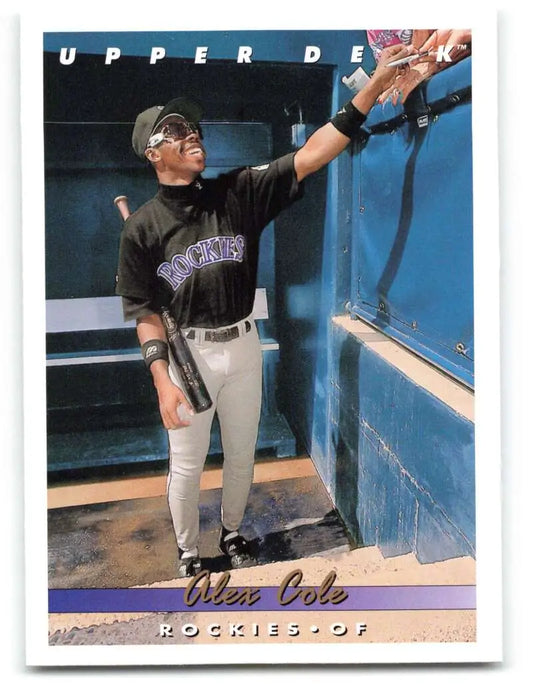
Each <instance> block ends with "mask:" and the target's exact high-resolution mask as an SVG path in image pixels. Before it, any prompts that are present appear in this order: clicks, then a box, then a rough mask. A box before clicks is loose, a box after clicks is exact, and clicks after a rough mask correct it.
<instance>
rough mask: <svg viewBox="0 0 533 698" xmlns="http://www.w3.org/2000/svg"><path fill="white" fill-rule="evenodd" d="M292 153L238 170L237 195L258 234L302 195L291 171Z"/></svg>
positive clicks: (300, 186)
mask: <svg viewBox="0 0 533 698" xmlns="http://www.w3.org/2000/svg"><path fill="white" fill-rule="evenodd" d="M294 155H295V153H288V154H287V155H284V156H283V157H281V158H278V159H277V160H273V161H272V162H270V163H267V164H264V165H257V166H255V167H247V168H245V169H243V170H241V171H240V172H239V174H238V177H237V180H236V193H237V196H238V197H239V199H240V201H241V205H242V206H243V207H244V209H245V210H246V213H247V215H248V217H249V218H250V219H252V220H253V221H254V223H255V226H256V228H257V230H258V231H259V232H260V231H261V230H262V229H263V228H264V227H265V226H266V225H267V224H268V223H269V222H270V221H271V220H272V219H273V218H275V217H276V216H277V215H278V213H280V212H281V211H283V210H284V209H285V208H287V207H288V206H290V205H291V204H292V203H293V202H294V201H296V200H298V199H300V198H301V197H302V196H303V193H304V187H303V183H302V182H298V179H297V176H296V171H295V169H294Z"/></svg>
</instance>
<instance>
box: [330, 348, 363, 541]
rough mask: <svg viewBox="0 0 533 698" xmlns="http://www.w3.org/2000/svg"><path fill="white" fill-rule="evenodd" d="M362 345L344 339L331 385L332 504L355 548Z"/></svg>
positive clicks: (357, 538) (358, 536) (359, 538)
mask: <svg viewBox="0 0 533 698" xmlns="http://www.w3.org/2000/svg"><path fill="white" fill-rule="evenodd" d="M361 347H362V345H361V344H360V343H359V342H354V341H350V339H349V337H347V338H345V339H344V341H343V343H342V348H341V352H340V357H339V371H338V385H337V386H334V387H335V388H336V391H335V399H336V400H337V401H338V404H337V414H338V419H337V421H335V420H334V419H332V420H331V426H332V427H336V430H335V431H332V432H331V445H332V449H333V453H332V456H333V463H334V482H335V505H336V507H337V509H338V511H339V513H340V515H341V516H342V519H343V521H344V523H345V525H346V527H347V528H348V530H349V532H350V535H351V536H352V538H353V540H354V543H355V545H356V546H358V547H360V546H363V545H365V541H364V540H363V536H362V533H361V527H360V525H359V521H358V518H357V517H358V509H359V507H358V504H359V464H360V454H359V451H360V444H359V439H360V433H361V432H360V428H359V414H360V396H359V388H360V386H359V361H360V354H361Z"/></svg>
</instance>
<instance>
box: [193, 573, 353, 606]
mask: <svg viewBox="0 0 533 698" xmlns="http://www.w3.org/2000/svg"><path fill="white" fill-rule="evenodd" d="M336 579H337V574H336V573H335V572H334V571H333V570H332V571H331V572H329V573H328V574H327V575H326V577H325V578H324V579H323V580H322V583H321V584H320V586H318V587H309V586H308V587H305V586H300V584H301V582H302V580H303V573H302V571H301V570H299V569H297V570H293V571H292V572H289V573H288V574H287V575H286V576H285V578H284V579H283V581H282V582H281V584H280V585H279V587H278V590H277V601H278V603H279V605H280V606H289V605H290V604H291V603H293V602H294V601H296V600H299V601H301V602H302V603H303V604H304V605H305V606H309V605H311V604H314V603H315V602H316V603H319V604H321V605H324V604H327V603H331V604H334V605H336V604H340V603H342V602H343V601H345V600H346V599H347V598H348V593H347V592H346V591H345V590H344V589H343V588H342V587H337V588H334V586H333V585H334V583H335V580H336ZM230 581H231V574H230V573H229V572H224V573H223V574H222V575H221V577H220V579H218V581H217V582H216V583H215V585H214V586H211V581H210V579H209V572H207V571H203V572H200V573H199V574H197V575H196V576H195V577H193V578H192V579H191V581H190V582H189V584H188V585H187V588H186V589H185V593H184V597H183V598H184V603H185V604H186V605H187V606H191V607H192V606H195V605H196V604H198V603H212V604H215V605H221V604H226V605H228V606H232V605H237V604H238V605H241V606H253V605H254V604H255V603H257V601H259V600H260V598H261V589H258V588H255V587H244V588H228V585H229V583H230Z"/></svg>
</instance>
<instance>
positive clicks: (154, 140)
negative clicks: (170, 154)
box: [146, 121, 203, 148]
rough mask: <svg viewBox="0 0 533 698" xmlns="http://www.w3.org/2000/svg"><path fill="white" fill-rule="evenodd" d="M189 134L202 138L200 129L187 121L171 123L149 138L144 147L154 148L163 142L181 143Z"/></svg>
mask: <svg viewBox="0 0 533 698" xmlns="http://www.w3.org/2000/svg"><path fill="white" fill-rule="evenodd" d="M191 133H197V134H198V136H199V137H200V138H203V134H202V129H201V128H200V126H199V125H198V124H193V123H191V122H189V121H171V122H170V123H168V124H165V125H164V126H163V127H162V128H161V130H160V131H158V132H157V133H154V134H153V135H152V136H150V138H149V139H148V144H147V146H146V147H147V148H156V147H157V146H158V145H161V143H163V142H164V141H182V140H183V139H184V138H187V136H190V135H191Z"/></svg>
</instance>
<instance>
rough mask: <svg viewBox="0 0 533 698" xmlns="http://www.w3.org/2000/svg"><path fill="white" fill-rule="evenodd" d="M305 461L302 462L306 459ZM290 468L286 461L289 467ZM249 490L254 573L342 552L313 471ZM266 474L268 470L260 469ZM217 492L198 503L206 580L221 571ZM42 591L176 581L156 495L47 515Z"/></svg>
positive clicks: (166, 518)
mask: <svg viewBox="0 0 533 698" xmlns="http://www.w3.org/2000/svg"><path fill="white" fill-rule="evenodd" d="M306 460H308V459H306ZM290 462H291V463H293V462H294V461H290ZM282 464H283V461H277V462H276V463H275V464H273V467H272V477H273V478H275V479H272V480H269V479H266V480H265V479H263V481H261V482H256V483H254V485H252V490H251V494H250V499H249V504H248V509H247V512H246V516H245V520H244V522H243V526H242V528H241V531H242V533H243V534H244V535H245V536H246V537H247V538H248V539H249V540H250V541H251V543H252V545H253V547H254V548H255V552H256V555H257V560H258V564H259V565H265V564H268V563H272V562H283V561H289V560H297V559H300V558H306V557H309V556H313V555H317V554H322V555H323V554H326V553H329V552H331V551H335V552H341V551H347V550H349V549H350V547H352V546H351V543H350V541H349V539H348V537H347V535H346V532H345V530H344V528H343V526H342V523H341V522H340V520H339V518H338V516H337V515H336V513H335V511H334V509H333V506H332V503H331V500H330V498H329V496H328V494H327V492H326V490H325V488H324V486H323V485H322V482H321V481H320V479H319V477H318V475H317V474H316V472H315V471H314V468H312V467H309V466H307V467H306V469H305V470H304V471H303V473H304V474H303V475H302V476H300V477H294V478H288V479H287V474H285V476H284V477H283V478H282V479H278V478H277V477H276V474H275V473H276V469H279V467H280V465H282ZM262 472H263V473H264V472H267V473H268V464H263V465H262ZM220 495H221V490H220V489H219V488H217V487H212V488H209V489H203V490H202V491H201V496H200V530H201V541H200V555H201V557H202V559H203V561H204V565H205V566H206V568H207V569H210V570H211V571H212V572H220V571H223V570H225V569H229V565H228V560H227V559H226V558H225V557H224V556H222V555H221V554H220V552H219V551H218V547H217V538H218V532H219V525H220V518H219V510H220ZM126 496H127V495H126ZM48 541H49V545H48V554H49V587H50V588H51V589H54V588H56V589H57V588H63V589H68V588H125V587H130V586H136V585H144V584H152V583H155V582H161V581H165V580H171V579H174V578H175V577H176V542H175V537H174V532H173V529H172V524H171V520H170V515H169V512H168V508H167V503H166V498H165V496H164V495H162V494H161V495H158V496H149V497H138V496H137V497H135V498H131V499H122V500H120V501H97V502H95V503H85V504H81V505H74V506H63V507H57V508H54V509H50V510H49V514H48Z"/></svg>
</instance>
